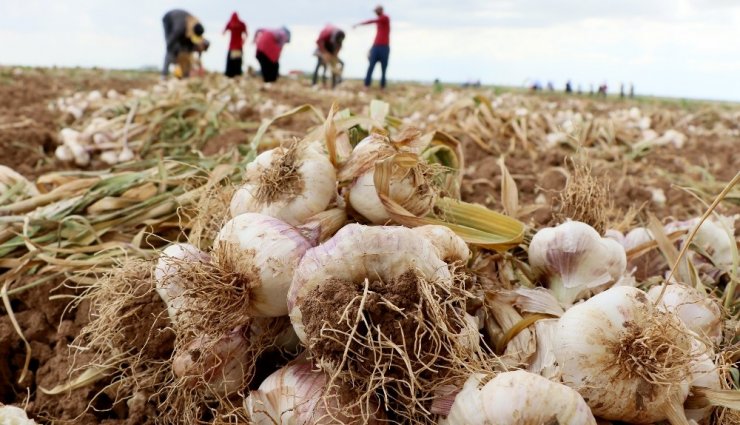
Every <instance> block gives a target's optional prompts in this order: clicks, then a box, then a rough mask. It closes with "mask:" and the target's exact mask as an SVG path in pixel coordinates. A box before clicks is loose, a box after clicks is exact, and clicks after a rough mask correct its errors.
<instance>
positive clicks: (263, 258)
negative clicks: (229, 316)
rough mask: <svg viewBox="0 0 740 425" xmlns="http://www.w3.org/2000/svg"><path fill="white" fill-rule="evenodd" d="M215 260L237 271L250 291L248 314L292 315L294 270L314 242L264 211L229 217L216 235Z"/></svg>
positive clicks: (237, 274)
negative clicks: (288, 297)
mask: <svg viewBox="0 0 740 425" xmlns="http://www.w3.org/2000/svg"><path fill="white" fill-rule="evenodd" d="M214 246H215V247H216V251H215V252H214V257H215V262H216V263H217V264H218V265H219V267H221V268H225V269H226V270H228V271H231V272H233V273H234V274H235V275H236V277H237V282H236V283H237V284H238V285H241V286H243V288H244V289H246V291H247V292H248V294H247V296H248V304H247V305H244V311H245V313H248V314H250V315H253V316H255V317H277V316H284V315H286V314H288V306H287V304H286V302H285V299H286V295H287V294H288V288H289V287H290V284H291V281H292V279H293V271H294V270H295V268H296V267H297V266H298V262H299V261H300V259H301V257H303V254H304V253H305V252H306V250H308V249H309V248H310V247H311V244H310V243H309V242H308V241H307V240H306V238H304V237H303V236H302V235H301V233H300V232H299V231H298V230H297V229H296V228H294V227H292V226H290V225H288V224H287V223H285V222H283V221H280V220H278V219H275V218H272V217H268V216H266V215H263V214H256V213H245V214H241V215H238V216H236V217H234V218H233V219H231V220H229V221H228V222H227V223H226V224H225V225H224V227H223V228H222V229H221V231H220V232H219V233H218V235H217V236H216V239H215V241H214Z"/></svg>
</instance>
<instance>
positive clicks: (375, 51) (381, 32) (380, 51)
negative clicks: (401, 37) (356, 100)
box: [353, 6, 391, 89]
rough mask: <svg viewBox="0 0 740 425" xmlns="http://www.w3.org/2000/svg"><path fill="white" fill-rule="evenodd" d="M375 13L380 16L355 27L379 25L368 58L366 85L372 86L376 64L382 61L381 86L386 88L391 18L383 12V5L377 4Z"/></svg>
mask: <svg viewBox="0 0 740 425" xmlns="http://www.w3.org/2000/svg"><path fill="white" fill-rule="evenodd" d="M375 14H376V15H377V16H378V18H377V19H370V20H368V21H364V22H360V23H359V24H356V25H355V26H354V27H353V28H356V27H358V26H360V25H370V24H375V25H376V26H377V32H376V33H375V41H374V42H373V47H372V48H370V54H369V55H368V59H369V60H370V64H369V66H368V68H367V75H366V76H365V87H370V83H371V82H372V79H373V71H374V70H375V65H376V64H377V63H378V62H380V88H381V89H384V88H385V70H386V68H388V57H389V56H390V52H391V48H390V34H391V20H390V18H389V17H388V15H386V14H384V13H383V6H377V7H376V8H375Z"/></svg>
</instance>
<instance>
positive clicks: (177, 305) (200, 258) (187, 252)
mask: <svg viewBox="0 0 740 425" xmlns="http://www.w3.org/2000/svg"><path fill="white" fill-rule="evenodd" d="M210 261H211V257H210V256H209V255H208V254H206V253H205V252H203V251H201V250H199V249H198V248H196V247H195V246H193V245H190V244H186V243H180V244H173V245H170V246H168V247H167V248H165V249H164V251H162V254H161V255H160V257H159V260H158V261H157V266H156V267H155V269H154V280H155V283H156V290H157V293H158V294H159V296H160V297H161V298H162V301H164V303H165V304H166V305H167V313H168V314H169V316H170V320H171V321H172V323H173V324H174V323H177V322H178V321H179V320H180V319H179V318H178V314H179V313H180V310H181V309H182V308H183V306H184V305H185V304H186V297H185V288H187V287H188V286H190V284H189V283H188V282H187V281H186V280H187V279H188V277H187V275H186V273H182V272H183V271H184V270H183V269H184V268H186V267H187V266H188V264H191V263H195V262H200V263H210ZM191 309H192V307H191V308H188V309H186V310H191Z"/></svg>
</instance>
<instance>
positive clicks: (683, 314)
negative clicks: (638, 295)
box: [647, 283, 723, 344]
mask: <svg viewBox="0 0 740 425" xmlns="http://www.w3.org/2000/svg"><path fill="white" fill-rule="evenodd" d="M647 294H648V297H649V298H650V299H651V300H652V301H654V302H655V301H657V300H658V297H659V296H660V295H661V294H662V295H663V296H662V297H661V298H660V303H659V304H658V306H657V307H658V308H659V309H661V310H664V311H668V312H671V313H674V314H676V315H677V316H678V317H679V318H680V319H681V320H682V321H683V323H684V325H686V327H687V328H688V329H689V330H691V331H692V332H695V333H696V334H698V335H700V336H703V337H705V338H709V339H710V340H711V341H712V342H714V343H715V344H717V343H719V342H720V341H721V340H722V323H723V322H722V309H721V307H720V305H719V303H718V302H717V301H716V300H715V299H714V298H712V297H710V296H709V295H707V294H704V293H702V292H701V291H700V290H698V289H696V288H692V287H690V286H687V285H682V284H676V283H674V284H670V285H667V286H666V287H665V291H663V286H662V285H656V286H653V287H652V288H650V290H649V291H648V293H647Z"/></svg>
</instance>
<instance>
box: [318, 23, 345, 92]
mask: <svg viewBox="0 0 740 425" xmlns="http://www.w3.org/2000/svg"><path fill="white" fill-rule="evenodd" d="M343 41H344V31H342V30H341V29H339V28H337V27H335V26H334V25H331V24H329V25H327V26H326V27H324V29H323V30H321V32H320V33H319V38H318V39H317V40H316V52H315V53H314V55H316V57H317V58H318V62H317V63H316V70H315V71H314V72H313V82H312V84H313V85H316V83H317V82H318V79H319V69H321V68H323V71H322V74H321V82H322V84H323V85H324V86H326V70H327V68H330V69H331V87H332V88H334V87H336V85H337V83H338V82H339V79H340V78H341V74H342V68H344V62H342V61H341V60H340V59H339V51H340V50H341V49H342V42H343Z"/></svg>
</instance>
